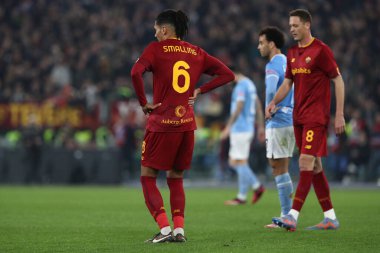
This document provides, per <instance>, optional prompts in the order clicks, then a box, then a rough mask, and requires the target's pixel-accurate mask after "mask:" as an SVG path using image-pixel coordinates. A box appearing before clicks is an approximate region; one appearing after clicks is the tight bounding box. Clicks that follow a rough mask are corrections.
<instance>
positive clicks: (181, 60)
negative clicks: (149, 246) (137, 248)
mask: <svg viewBox="0 0 380 253" xmlns="http://www.w3.org/2000/svg"><path fill="white" fill-rule="evenodd" d="M154 29H155V32H156V33H155V37H156V38H157V40H158V42H152V43H150V44H149V45H148V46H147V47H146V49H145V50H144V52H143V54H142V55H141V56H140V58H139V59H138V60H137V61H136V63H135V65H134V66H133V68H132V71H131V76H132V81H133V86H134V88H135V91H136V94H137V96H138V99H139V102H140V105H141V106H142V109H143V111H144V113H145V114H147V115H148V119H147V125H146V132H145V136H144V141H143V144H142V154H141V184H142V188H143V192H144V198H145V203H146V206H147V207H148V209H149V211H150V213H151V215H152V216H153V218H154V219H155V221H156V222H157V224H158V226H159V228H160V232H159V233H158V234H157V235H155V236H154V237H153V238H152V239H150V240H147V242H152V243H160V242H186V237H185V236H184V235H185V232H184V213H185V192H184V188H183V174H184V171H185V170H187V169H190V164H191V159H192V154H193V149H194V130H195V129H196V124H195V118H194V111H193V103H194V102H195V99H196V97H197V95H198V94H202V93H206V92H208V91H210V90H212V89H214V88H217V87H219V86H221V85H224V84H226V83H228V82H230V81H232V80H233V79H234V75H233V73H232V71H231V70H230V69H228V68H227V67H226V66H225V65H224V64H223V63H222V62H220V61H219V60H218V59H216V58H215V57H213V56H211V55H209V54H208V53H206V52H205V51H204V50H203V49H201V48H199V47H197V46H194V45H192V44H190V43H188V42H185V41H183V37H184V36H185V35H186V34H187V31H188V18H187V16H186V15H185V14H184V13H183V12H182V11H175V10H166V11H163V12H162V13H160V14H159V15H158V16H157V18H156V21H155V24H154ZM146 71H148V72H152V73H153V102H152V103H149V102H147V100H146V96H145V91H144V83H143V78H142V76H143V74H144V72H146ZM202 74H207V75H211V76H215V77H214V78H213V79H211V80H210V81H209V82H207V83H205V84H203V85H202V86H201V87H199V88H196V87H195V85H196V84H197V82H198V80H199V78H200V76H201V75H202ZM161 170H164V171H166V175H167V184H168V186H169V191H170V206H171V214H172V220H173V223H174V230H173V231H172V230H171V227H170V224H169V220H168V218H167V215H166V211H165V208H164V204H163V200H162V196H161V193H160V191H159V189H158V188H157V186H156V178H157V175H158V172H159V171H161Z"/></svg>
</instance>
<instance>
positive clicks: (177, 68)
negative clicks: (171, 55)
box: [172, 61, 190, 93]
mask: <svg viewBox="0 0 380 253" xmlns="http://www.w3.org/2000/svg"><path fill="white" fill-rule="evenodd" d="M189 68H190V66H189V64H187V62H185V61H177V62H176V63H175V64H174V65H173V82H172V85H173V89H174V90H175V91H176V92H178V93H184V92H186V91H187V90H188V89H189V87H190V74H189V72H187V71H186V70H187V69H189ZM180 76H183V78H184V79H185V84H184V85H183V86H182V87H181V86H179V84H178V81H179V77H180Z"/></svg>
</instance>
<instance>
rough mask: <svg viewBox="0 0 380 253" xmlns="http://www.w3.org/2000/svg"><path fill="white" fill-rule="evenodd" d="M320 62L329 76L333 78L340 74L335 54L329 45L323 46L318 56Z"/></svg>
mask: <svg viewBox="0 0 380 253" xmlns="http://www.w3.org/2000/svg"><path fill="white" fill-rule="evenodd" d="M318 64H319V65H318V66H319V68H320V69H321V70H322V71H323V72H324V73H326V75H327V76H328V77H329V78H331V79H332V78H335V77H337V76H339V75H340V73H339V69H338V66H337V64H336V61H335V58H334V55H333V53H332V51H331V49H330V48H329V47H327V46H322V49H321V52H320V53H319V56H318Z"/></svg>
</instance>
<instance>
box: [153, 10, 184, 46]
mask: <svg viewBox="0 0 380 253" xmlns="http://www.w3.org/2000/svg"><path fill="white" fill-rule="evenodd" d="M156 23H157V24H158V25H162V24H171V25H173V26H174V28H175V34H176V35H177V36H178V37H179V38H180V39H181V40H182V39H183V38H184V37H185V35H186V34H187V33H188V31H189V27H188V23H189V18H188V17H187V16H186V14H185V13H184V12H182V11H181V10H178V11H176V10H172V9H169V10H165V11H163V12H161V13H160V14H158V16H157V18H156Z"/></svg>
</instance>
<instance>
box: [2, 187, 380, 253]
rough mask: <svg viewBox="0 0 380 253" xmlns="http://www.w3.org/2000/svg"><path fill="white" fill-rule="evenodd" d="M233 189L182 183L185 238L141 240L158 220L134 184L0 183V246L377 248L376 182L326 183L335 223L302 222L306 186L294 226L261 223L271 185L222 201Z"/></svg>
mask: <svg viewBox="0 0 380 253" xmlns="http://www.w3.org/2000/svg"><path fill="white" fill-rule="evenodd" d="M235 191H236V190H235V189H232V188H228V189H227V188H223V189H215V188H210V189H198V188H187V189H186V193H187V195H186V197H187V199H186V202H187V209H186V236H187V237H188V242H187V243H185V244H174V243H171V244H145V243H144V240H145V239H147V238H149V237H151V236H152V235H153V234H155V233H156V232H158V228H157V227H156V225H155V223H154V222H153V219H152V218H151V216H150V215H149V213H148V210H147V209H146V207H145V204H144V200H143V195H142V192H141V190H140V189H139V188H126V187H10V186H2V187H0V252H1V253H3V252H7V253H8V252H17V253H18V252H155V253H159V252H165V253H167V252H208V253H211V252H267V253H273V252H318V253H322V252H379V249H380V191H379V190H377V189H372V190H368V189H367V190H364V189H362V190H360V189H355V190H354V189H353V190H347V189H332V198H333V202H334V205H335V210H336V212H337V215H338V218H339V220H340V223H341V229H340V230H338V231H305V230H304V229H303V228H305V227H306V226H309V225H314V224H315V223H317V222H319V221H321V220H322V218H323V215H322V212H321V209H320V207H319V205H318V203H317V200H316V198H315V195H314V193H313V191H312V192H311V193H310V194H309V197H308V199H307V201H306V204H305V206H304V208H303V210H302V212H301V215H300V218H299V223H298V230H297V231H296V232H294V233H292V232H286V231H285V230H282V229H277V230H267V229H265V228H264V225H265V224H267V223H268V222H270V220H271V217H272V216H276V215H278V214H279V203H278V199H277V198H278V197H277V192H276V191H275V190H274V189H273V190H268V191H266V192H265V193H264V196H263V199H262V200H260V202H259V203H257V204H256V205H250V204H248V205H245V206H232V207H231V206H224V205H223V201H224V200H226V199H229V198H231V197H233V196H235ZM162 193H163V197H164V199H165V204H166V208H167V210H170V208H169V205H168V190H167V188H163V189H162ZM169 213H170V211H169Z"/></svg>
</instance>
